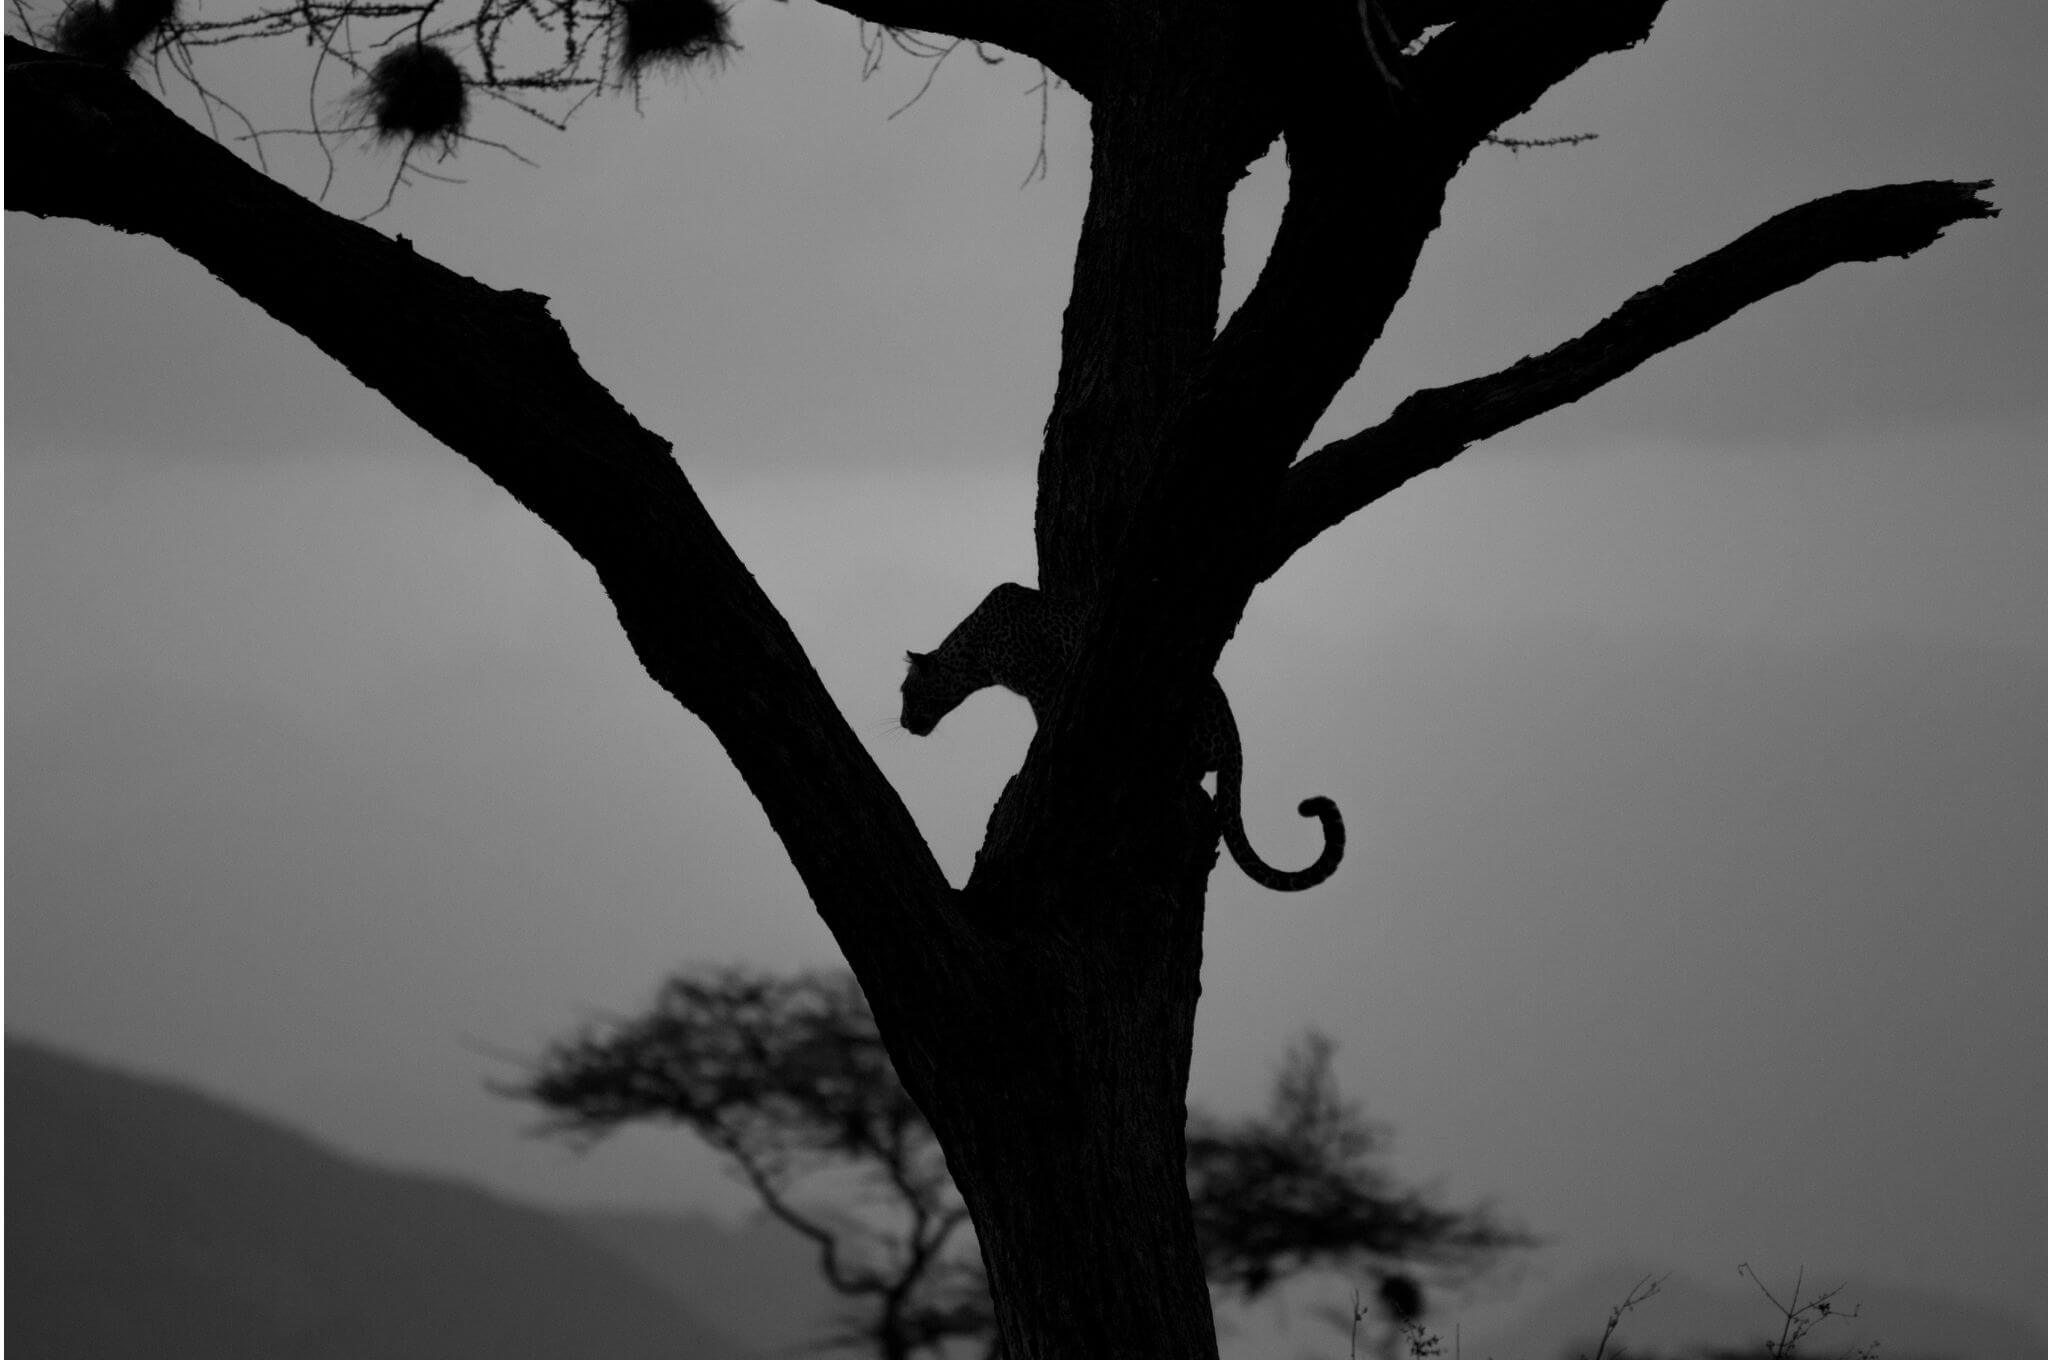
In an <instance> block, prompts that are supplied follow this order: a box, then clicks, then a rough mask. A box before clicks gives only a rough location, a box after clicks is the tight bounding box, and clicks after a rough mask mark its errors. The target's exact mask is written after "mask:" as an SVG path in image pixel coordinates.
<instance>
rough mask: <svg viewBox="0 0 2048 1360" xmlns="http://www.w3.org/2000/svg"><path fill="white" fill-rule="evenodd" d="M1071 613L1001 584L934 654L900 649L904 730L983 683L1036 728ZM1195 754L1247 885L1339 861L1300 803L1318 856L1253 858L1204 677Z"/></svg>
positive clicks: (1238, 765)
mask: <svg viewBox="0 0 2048 1360" xmlns="http://www.w3.org/2000/svg"><path fill="white" fill-rule="evenodd" d="M1081 625H1082V617H1081V614H1080V611H1079V610H1076V609H1073V608H1066V607H1061V606H1060V605H1058V604H1055V603H1053V602H1052V601H1051V600H1050V599H1049V598H1048V597H1047V596H1046V595H1044V594H1043V593H1042V592H1040V591H1037V590H1034V589H1032V588H1031V587H1030V586H1024V585H1018V584H1017V583H1016V582H1014V581H1005V582H1003V583H1002V584H1001V585H999V586H997V587H996V588H995V589H993V590H991V591H990V592H989V593H988V594H987V596H985V597H984V598H983V599H982V602H981V603H980V604H978V605H976V606H975V607H974V612H972V613H971V614H969V615H968V616H967V617H966V618H965V619H963V620H961V622H960V625H959V626H958V627H957V628H955V629H954V630H953V631H952V632H950V633H948V634H947V635H946V637H945V640H944V641H943V642H941V643H940V644H939V645H938V648H937V650H935V651H930V652H916V651H912V652H906V653H905V654H904V658H905V660H906V661H908V662H909V671H908V673H907V674H906V675H905V676H904V677H903V716H902V723H903V727H904V730H905V731H908V732H909V733H911V734H912V735H913V736H919V737H925V736H930V735H931V733H932V732H933V731H934V730H935V729H936V728H937V727H938V725H939V723H940V721H941V720H943V719H944V718H945V717H946V715H947V714H949V713H951V712H952V711H953V710H954V709H956V708H958V707H959V706H960V705H961V704H962V703H964V702H965V701H966V700H967V698H968V697H969V696H970V695H973V694H977V693H979V692H980V691H982V690H984V689H987V688H989V687H991V686H996V687H1000V688H1002V689H1007V690H1009V691H1010V692H1011V693H1013V694H1016V695H1018V696H1019V697H1021V698H1022V699H1023V700H1024V701H1025V702H1026V703H1028V704H1030V705H1031V712H1032V716H1033V717H1034V718H1036V719H1037V720H1038V721H1039V722H1040V723H1041V724H1042V723H1044V722H1045V720H1046V718H1047V717H1048V716H1049V710H1050V707H1051V704H1052V702H1053V698H1054V696H1055V695H1056V694H1057V693H1058V692H1059V686H1060V683H1061V681H1062V680H1063V679H1064V678H1065V676H1066V672H1067V668H1068V666H1069V664H1070V663H1071V661H1072V658H1073V656H1074V654H1075V652H1076V651H1077V650H1078V649H1079V646H1080V641H1081ZM1199 704H1200V707H1199V709H1198V711H1197V715H1196V724H1195V729H1196V730H1195V737H1194V741H1195V754H1196V755H1197V756H1198V757H1199V759H1200V761H1201V769H1200V772H1201V773H1202V774H1207V773H1209V772H1210V771H1212V770H1213V771H1214V772H1215V774H1216V796H1215V806H1216V811H1217V814H1218V820H1219V821H1220V822H1221V824H1222V830H1223V843H1224V844H1225V845H1226V846H1228V847H1229V848H1230V857H1231V858H1232V859H1233V860H1235V861H1237V866H1238V868H1240V869H1242V870H1243V871H1244V874H1245V876H1246V877H1247V878H1249V879H1251V880H1252V881H1253V882H1254V883H1257V884H1259V885H1260V886H1261V887H1265V888H1270V889H1272V890H1273V891H1275V892H1301V891H1302V890H1304V889H1307V888H1313V887H1315V886H1316V885H1317V884H1319V883H1322V882H1323V881H1325V880H1326V879H1328V878H1329V877H1330V875H1331V874H1333V873H1335V872H1336V871H1337V862H1338V861H1339V860H1341V859H1342V858H1343V857H1344V818H1343V815H1342V814H1341V813H1339V812H1338V810H1337V805H1336V803H1334V802H1332V801H1331V800H1330V799H1328V798H1324V797H1320V796H1318V797H1315V798H1306V799H1303V800H1302V802H1301V804H1300V805H1299V811H1300V813H1301V815H1302V816H1304V817H1313V818H1315V819H1316V820H1318V821H1319V822H1321V823H1322V830H1323V849H1322V853H1321V854H1319V855H1317V856H1316V860H1315V862H1314V863H1313V864H1310V865H1309V866H1308V867H1307V868H1305V869H1294V870H1287V869H1276V868H1274V867H1273V866H1272V865H1270V864H1268V863H1266V862H1265V861H1264V860H1262V859H1260V858H1259V856H1258V853H1257V852H1256V851H1254V850H1253V849H1252V844H1251V841H1250V840H1249V839H1248V838H1247V837H1246V836H1245V831H1244V811H1243V793H1244V749H1243V745H1242V742H1241V740H1240V738H1239V736H1238V731H1237V719H1236V717H1235V715H1233V714H1232V712H1231V709H1230V699H1229V696H1228V695H1226V694H1225V693H1224V692H1223V686H1222V685H1221V684H1219V683H1217V681H1216V678H1215V677H1214V676H1210V677H1209V679H1208V682H1207V683H1206V685H1205V686H1204V689H1203V694H1202V696H1201V699H1200V701H1199Z"/></svg>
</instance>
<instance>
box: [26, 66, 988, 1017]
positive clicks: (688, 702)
mask: <svg viewBox="0 0 2048 1360" xmlns="http://www.w3.org/2000/svg"><path fill="white" fill-rule="evenodd" d="M6 50H7V63H8V71H7V82H6V100H7V116H8V120H9V122H10V124H11V130H10V135H9V139H8V143H9V151H10V152H11V153H12V154H11V155H10V157H9V160H10V162H11V163H10V164H9V166H8V171H9V173H8V175H7V206H8V207H9V208H10V209H19V210H22V211H26V212H31V213H35V214H37V215H39V216H45V217H74V218H81V219H84V220H87V221H91V222H97V223H100V224H102V225H104V226H108V227H112V228H114V229H116V230H119V231H127V232H135V233H140V234H143V235H149V236H155V237H158V238H160V239H162V240H163V241H164V242H165V243H167V244H168V245H170V246H171V247H172V248H173V249H175V250H178V251H179V252H181V253H183V254H185V255H188V256H190V257H192V258H193V259H195V260H197V261H199V262H200V263H201V264H204V265H205V266H206V267H207V268H208V269H210V270H212V271H213V272H214V274H216V275H217V276H218V277H219V278H220V279H221V280H222V281H223V282H224V283H226V284H227V285H228V286H229V287H230V288H233V289H234V290H235V291H236V292H237V293H240V294H241V295H242V296H243V297H245V298H247V299H248V300H249V301H251V302H253V303H255V304H256V305H257V306H259V307H261V308H263V309H264V310H265V311H267V312H269V313H270V314H271V315H272V316H274V317H276V318H277V319H278V320H280V321H282V322H284V323H285V324H286V325H288V326H290V327H291V328H292V329H294V330H296V331H298V332H299V333H300V334H302V335H304V336H306V338H308V339H309V340H311V341H312V342H313V343H314V344H316V345H318V346H319V347H320V348H321V349H323V350H325V351H326V352H327V353H328V354H329V355H331V356H333V357H334V358H335V359H337V360H338V361H340V362H341V363H342V364H343V365H344V366H345V367H347V368H348V369H349V371H350V372H351V373H353V374H354V375H355V376H356V377H357V378H359V379H360V380H361V381H362V382H364V383H365V384H366V385H367V386H369V387H370V388H372V389H373V390H375V391H378V392H380V393H382V394H383V395H384V396H386V397H388V398H389V399H390V400H391V402H392V403H393V404H394V405H395V406H397V407H398V409H399V410H401V411H403V412H404V413H405V414H406V415H407V416H409V417H411V418H412V419H413V420H415V421H417V422H418V423H419V425H420V426H421V427H422V428H423V429H425V430H426V431H427V432H428V433H429V434H431V435H433V436H434V437H435V438H437V439H439V440H441V441H442V442H443V443H445V444H447V445H448V446H449V447H450V448H452V449H454V450H456V451H457V452H458V453H461V454H462V455H463V456H464V457H466V458H468V459H470V460H471V461H472V462H474V463H475V464H476V465H477V466H478V467H479V468H481V469H482V470H483V471H484V472H485V473H487V474H488V475H489V476H490V477H491V478H492V479H493V480H495V481H497V482H498V483H499V484H500V485H502V486H503V487H505V488H506V489H507V490H508V491H510V492H511V493H512V494H513V495H514V496H515V497H517V498H518V499H519V501H520V502H521V503H522V504H524V505H525V506H527V508H529V509H531V510H532V511H533V512H534V513H535V514H537V515H539V516H540V517H541V518H542V519H543V520H544V521H546V522H547V524H548V525H549V526H550V527H552V528H553V529H555V530H556V531H557V532H559V533H560V534H561V535H562V536H563V537H564V538H565V539H567V540H568V542H569V544H570V546H571V547H573V548H574V549H575V550H576V551H577V552H578V553H580V554H581V555H582V556H583V557H585V558H586V559H588V560H589V561H590V563H591V564H592V565H593V566H594V567H596V569H597V572H598V576H599V578H600V579H601V580H602V582H603V584H604V586H605V589H606V590H607V591H608V592H609V593H610V595H611V598H612V601H613V603H614V605H615V606H616V607H617V609H618V612H619V618H620V620H621V622H622V623H623V624H624V626H625V629H626V633H627V636H628V637H629V639H630V640H631V642H632V645H633V648H634V650H635V651H636V652H637V653H638V655H639V657H640V659H641V661H642V662H643V663H644V664H645V665H646V667H647V669H648V671H649V673H650V674H652V675H653V677H654V678H655V680H656V681H658V682H659V683H660V684H661V685H662V686H663V687H664V688H665V689H667V690H668V691H669V692H670V693H672V694H674V695H675V696H676V698H677V699H679V700H680V701H681V702H682V703H683V704H684V705H685V706H686V707H688V708H689V709H690V710H691V711H692V712H694V713H696V714H697V715H698V716H699V717H701V718H702V719H703V720H704V721H705V722H706V723H707V724H708V725H709V726H710V727H711V729H712V731H713V732H714V733H715V734H716V735H717V736H718V738H719V740H720V741H721V742H722V743H723V744H724V746H725V748H726V750H727V751H728V752H729V753H730V754H731V756H732V759H733V762H734V764H735V765H737V766H738V768H739V770H740V773H741V774H742V775H743V776H744V777H745V778H746V780H747V783H748V785H749V786H750V787H751V788H752V789H753V791H754V793H755V795H756V796H757V797H758V798H759V799H760V801H761V804H762V806H763V808H764V809H765V810H766V811H767V813H768V816H769V818H770V820H771V822H772V823H773V824H774V826H775V828H776V830H777V832H778V833H779V834H780V835H781V837H782V839H783V842H784V844H785V845H786V846H787V847H788V849H789V852H790V855H791V857H792V859H793V860H794V861H795V864H796V867H797V869H798V871H799V872H800V873H801V874H802V875H803V877H804V880H805V882H806V883H807V884H808V886H809V887H810V889H811V892H812V894H813V896H814V898H815V900H816V901H817V903H818V907H819V910H820V912H821V913H822V914H823V915H824V917H825V919H826V922H827V924H828V925H830V926H831V927H832V929H833V930H834V932H835V933H836V934H837V935H838V936H839V938H840V940H841V942H842V944H843V946H844V947H845V949H846V952H847V955H848V957H849V959H850V960H851V961H852V962H853V963H854V965H855V967H856V969H858V970H861V971H862V972H863V975H864V977H865V976H866V975H867V974H868V973H870V972H872V971H873V970H874V969H876V968H881V969H883V970H884V971H885V972H888V971H898V970H900V969H902V968H905V967H909V966H910V964H909V962H908V959H907V951H905V950H903V948H902V944H901V941H903V940H911V941H921V942H933V941H936V940H938V939H939V938H941V937H942V936H943V934H944V932H943V931H942V930H940V929H938V928H937V927H938V926H939V924H940V922H941V919H942V907H941V905H940V904H941V903H942V901H943V900H944V898H945V895H946V891H947V889H946V885H945V880H944V878H943V876H942V875H941V874H940V872H939V869H938V867H937V865H936V863H935V862H934V861H933V860H932V858H931V855H930V853H929V851H928V850H927V849H926V847H925V845H924V843H923V841H922V839H921V838H920V837H919V835H918V832H917V829H916V826H915V824H914V823H913V822H912V821H911V818H910V816H909V814H908V813H907V812H906V811H905V809H904V808H903V806H902V804H901V802H900V801H899V800H898V799H897V797H896V794H895V791H894V790H893V789H891V788H890V787H889V785H888V783H887V781H886V780H884V779H883V777H882V775H881V773H880V771H879V770H877V769H876V768H875V766H874V764H873V762H872V761H871V760H870V759H869V758H868V756H867V753H866V751H865V750H864V749H863V748H862V747H861V745H860V743H859V742H858V741H857V740H856V739H855V737H854V736H853V734H852V732H851V731H850V730H849V729H848V728H847V726H846V724H845V722H844V720H843V719H842V718H841V716H840V714H839V712H838V710H837V709H836V708H835V707H834V705H833V704H832V701H831V699H830V697H829V696H828V695H827V694H826V693H825V690H824V688H823V686H822V685H821V684H820V683H819V681H818V678H817V675H816V674H815V672H814V671H813V670H812V669H811V666H810V664H809V662H808V660H807V659H806V658H805V656H804V654H803V650H802V648H801V647H800V646H799V645H798V643H797V641H796V638H795V637H794V636H793V635H792V634H791V632H790V630H789V628H788V625H787V624H786V623H785V622H784V620H783V619H782V617H781V616H780V614H778V613H777V612H776V610H775V608H774V606H773V605H772V604H771V603H770V602H769V601H768V599H767V597H766V596H765V595H764V594H763V593H762V592H761V590H760V588H759V586H758V585H757V584H756V583H755V582H754V580H753V578H752V577H751V576H750V575H749V574H748V573H747V571H746V568H745V567H744V565H743V564H742V563H741V562H740V560H739V558H738V557H737V556H736V555H735V554H734V553H733V551H732V549H731V547H730V545H729V544H728V543H727V542H726V541H725V539H724V537H723V536H722V535H721V534H720V533H719V532H718V530H717V527H716V526H715V525H713V523H712V522H711V519H710V517H709V515H708V514H707V513H706V512H705V509H704V507H703V505H702V503H701V502H700V501H699V500H698V499H697V496H696V493H695V492H694V491H693V490H692V488H691V487H690V485H689V483H688V481H687V480H686V479H685V478H684V476H683V474H682V471H681V469H680V468H678V467H677V466H676V463H675V460H674V459H673V458H671V457H670V456H669V449H668V445H667V443H666V442H665V441H663V440H662V439H660V438H658V437H656V436H655V435H653V434H651V433H649V432H648V431H647V430H645V429H643V428H642V427H641V426H640V425H639V423H638V422H636V421H635V420H634V419H633V417H632V416H631V415H629V414H628V413H627V412H626V411H625V410H624V409H623V408H621V407H620V406H619V404H618V403H617V401H615V400H614V399H613V398H612V396H611V394H610V393H608V392H606V391H605V390H604V388H602V387H601V386H599V385H598V383H597V382H596V381H595V380H594V379H592V378H591V377H590V376H589V374H587V373H586V372H585V371H584V370H583V368H582V366H581V364H580V363H579V362H578V360H577V358H576V355H575V352H574V350H573V349H572V348H571V346H570V344H569V340H568V337H567V335H566V334H565V333H564V332H563V330H562V328H561V326H560V325H559V324H558V323H557V322H556V321H555V320H554V318H553V317H551V316H550V315H549V314H548V312H547V308H546V300H545V299H543V298H541V297H539V296H537V295H535V294H532V293H524V292H519V291H516V290H515V291H510V292H499V291H498V290H496V289H492V288H489V287H486V286H485V285H483V284H481V283H478V282H476V281H475V280H473V279H469V278H465V277H463V276H461V275H459V274H456V273H454V272H453V271H451V270H449V269H446V268H444V267H442V266H441V265H438V264H435V263H433V262H432V261H430V260H427V259H425V258H424V257H422V256H419V255H416V254H414V253H413V252H412V251H411V249H410V248H408V247H405V246H401V245H399V244H396V243H394V242H392V241H390V240H388V239H386V238H385V237H384V236H382V235H381V234H379V233H378V232H375V231H373V230H371V229H370V228H368V227H365V226H362V225H360V224H358V223H354V222H349V221H346V220H343V219H341V218H339V217H336V216H334V215H333V214H331V213H329V212H326V211H325V210H323V209H321V208H319V207H317V206H316V205H314V204H313V203H311V202H308V201H307V200H306V199H304V198H302V197H301V196H299V195H298V194H295V193H293V192H291V191H290V190H288V189H286V188H284V187H282V186H281V185H279V184H277V183H275V182H274V181H272V180H270V179H268V178H267V177H265V176H263V175H261V174H259V173H257V172H256V171H255V170H253V169H252V168H250V167H249V166H248V165H246V164H244V163H243V162H242V161H240V160H239V159H237V158H236V157H235V156H234V155H232V154H231V153H229V152H228V151H227V150H225V149H224V148H222V147H221V146H219V145H218V144H217V143H215V142H213V141H211V140H209V139H208V138H207V137H205V136H204V135H202V134H201V133H199V132H198V131H197V130H195V129H194V128H192V127H190V126H189V125H187V124H186V123H184V122H182V121H181V120H179V119H178V118H176V117H175V116H173V115H172V114H171V113H170V112H169V111H168V110H166V109H165V108H164V107H163V106H162V105H161V104H159V103H157V102H156V101H155V100H153V99H151V98H150V97H149V96H148V95H147V94H145V93H144V92H143V91H142V90H141V89H140V88H138V87H137V86H136V85H135V84H134V83H133V82H132V81H130V80H129V79H127V78H126V77H125V76H123V75H120V74H118V73H116V72H113V71H110V70H107V69H104V68H99V67H92V66H88V65H85V64H83V63H79V62H75V61H67V60H61V59H53V58H51V57H50V56H49V55H48V54H46V53H40V52H37V51H35V50H34V49H31V48H28V47H26V46H25V45H23V44H21V43H18V42H16V41H14V40H13V39H11V38H10V39H8V40H7V44H6ZM898 960H903V962H898ZM878 980H879V979H878ZM870 990H871V991H873V990H884V989H883V988H877V987H875V986H874V985H873V984H872V983H870Z"/></svg>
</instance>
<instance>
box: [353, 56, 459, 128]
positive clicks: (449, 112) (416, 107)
mask: <svg viewBox="0 0 2048 1360" xmlns="http://www.w3.org/2000/svg"><path fill="white" fill-rule="evenodd" d="M355 98H356V102H357V103H358V104H360V105H361V106H362V108H363V109H364V111H365V112H367V113H368V114H369V117H370V121H371V122H373V123H375V124H376V126H377V138H378V140H380V141H394V140H397V139H399V138H404V139H405V140H406V141H408V142H422V141H430V140H436V139H438V140H440V141H441V142H443V143H444V144H445V143H448V142H452V141H454V140H455V137H456V135H457V134H458V133H460V132H461V131H462V129H463V126H464V125H465V124H466V123H468V122H469V85H468V82H466V81H465V80H464V79H463V78H462V67H461V66H459V65H457V64H456V61H455V58H453V57H451V56H449V55H448V54H447V53H446V52H444V51H442V50H441V49H440V48H438V47H436V46H434V45H433V44H432V43H413V44H411V45H410V46H407V47H401V48H398V49H397V50H395V51H392V52H387V53H385V54H384V55H383V56H382V57H380V58H378V60H377V64H376V65H375V66H373V67H371V68H370V78H369V80H368V81H366V82H365V83H364V85H363V87H362V88H361V89H360V90H357V91H356V95H355Z"/></svg>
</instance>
